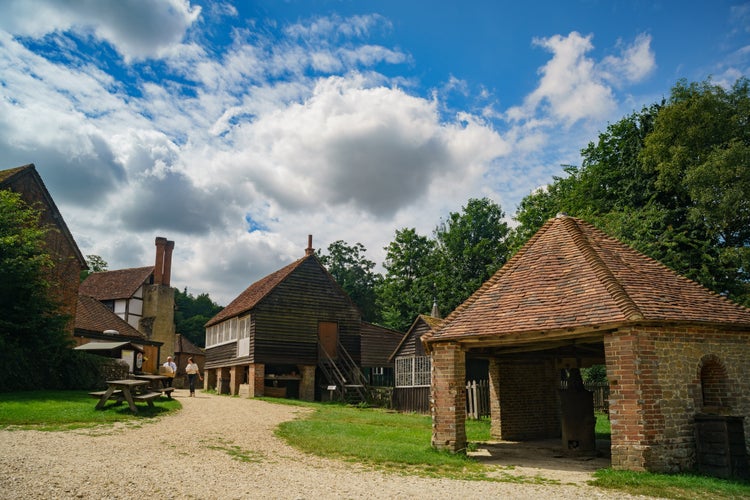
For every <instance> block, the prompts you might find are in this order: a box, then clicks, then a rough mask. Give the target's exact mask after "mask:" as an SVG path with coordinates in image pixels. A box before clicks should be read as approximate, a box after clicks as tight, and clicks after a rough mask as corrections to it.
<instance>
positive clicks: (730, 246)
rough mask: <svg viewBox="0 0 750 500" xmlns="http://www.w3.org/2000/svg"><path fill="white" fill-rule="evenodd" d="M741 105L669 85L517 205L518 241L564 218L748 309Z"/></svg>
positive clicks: (740, 84)
mask: <svg viewBox="0 0 750 500" xmlns="http://www.w3.org/2000/svg"><path fill="white" fill-rule="evenodd" d="M749 121H750V99H748V81H747V80H746V79H741V80H739V81H737V82H736V83H735V85H734V86H733V87H732V88H731V89H729V90H727V89H724V88H722V87H720V86H716V85H713V84H712V83H711V82H710V81H707V82H702V83H693V84H687V83H685V82H680V83H678V84H677V85H676V86H675V87H674V88H673V89H672V93H671V95H670V98H669V99H668V100H667V101H665V102H662V103H660V104H654V105H652V106H650V107H647V108H644V109H643V110H642V111H641V112H640V113H635V114H633V115H630V116H628V117H625V118H623V119H622V120H621V121H619V122H617V123H615V124H612V125H610V126H609V127H608V128H607V131H606V132H604V133H602V134H600V136H599V140H598V142H596V143H591V144H589V145H588V147H587V148H585V149H584V150H583V151H582V152H581V153H582V157H583V164H582V166H581V168H575V167H568V168H567V169H566V173H567V174H568V176H567V177H565V178H556V179H555V181H554V182H553V183H552V184H551V185H550V186H549V187H548V189H546V190H544V191H542V192H539V193H535V194H533V195H530V196H529V197H527V198H525V199H524V200H523V202H522V203H521V208H520V209H519V212H518V213H517V214H516V217H515V218H516V220H518V221H519V222H520V223H521V224H520V226H519V228H518V230H517V232H516V235H517V241H518V242H521V241H525V240H524V238H527V237H529V236H530V235H531V234H533V233H534V232H535V231H536V229H538V225H540V224H541V223H542V222H543V220H546V218H548V217H551V216H552V215H554V212H556V211H564V212H567V213H569V214H571V215H575V216H578V217H582V218H585V219H587V220H589V221H590V222H592V223H593V224H595V225H597V226H599V227H601V228H602V229H604V230H605V231H606V232H607V233H609V234H611V235H612V236H614V237H616V238H618V239H620V240H622V241H624V242H626V243H628V244H630V245H631V246H633V247H635V248H636V249H638V250H639V251H641V252H643V253H645V254H647V255H649V256H651V257H653V258H654V259H656V260H659V261H660V262H662V263H664V264H665V265H667V266H669V267H671V268H672V269H674V270H675V271H677V272H678V273H680V274H683V275H685V276H687V277H689V278H692V279H694V280H696V281H698V282H699V283H701V284H703V285H704V286H706V287H708V288H710V289H712V290H714V291H716V292H717V293H722V294H726V295H728V296H730V297H731V298H733V299H734V300H736V301H738V302H740V303H744V304H750V289H749V288H748V284H749V283H750V275H748V272H750V130H749V129H750V127H748V122H749Z"/></svg>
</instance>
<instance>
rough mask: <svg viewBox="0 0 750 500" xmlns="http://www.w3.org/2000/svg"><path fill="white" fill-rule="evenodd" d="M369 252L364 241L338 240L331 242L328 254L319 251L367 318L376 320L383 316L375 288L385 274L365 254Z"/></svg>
mask: <svg viewBox="0 0 750 500" xmlns="http://www.w3.org/2000/svg"><path fill="white" fill-rule="evenodd" d="M366 252H367V249H366V248H365V247H364V245H362V244H361V243H355V244H354V246H350V245H348V244H347V243H346V242H344V241H342V240H338V241H334V242H333V243H331V244H330V245H328V254H326V255H323V254H321V253H320V252H318V255H319V258H320V261H321V263H322V264H323V265H324V266H325V267H326V269H328V272H329V273H331V276H333V278H334V279H335V280H336V282H337V283H338V284H339V285H340V286H341V288H342V289H343V290H344V291H345V292H346V293H347V294H348V295H349V297H350V298H351V299H352V301H353V302H354V303H355V304H356V305H357V307H359V310H360V311H361V312H362V317H363V319H364V320H365V321H369V322H373V323H375V322H378V321H379V320H380V315H379V314H378V308H377V305H376V303H375V288H376V286H377V285H378V283H379V282H380V280H381V279H382V277H381V276H380V275H379V274H377V273H376V272H374V271H373V269H374V268H375V263H374V262H372V261H371V260H369V259H367V258H366V257H365V253H366Z"/></svg>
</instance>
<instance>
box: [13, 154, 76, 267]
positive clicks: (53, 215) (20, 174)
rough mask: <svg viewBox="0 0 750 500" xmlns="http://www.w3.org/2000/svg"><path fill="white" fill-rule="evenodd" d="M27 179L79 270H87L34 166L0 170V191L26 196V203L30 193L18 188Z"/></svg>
mask: <svg viewBox="0 0 750 500" xmlns="http://www.w3.org/2000/svg"><path fill="white" fill-rule="evenodd" d="M28 177H30V178H31V180H32V182H33V183H34V184H36V185H37V186H38V188H39V192H40V194H41V196H42V198H44V204H45V205H46V207H47V209H48V211H49V219H51V220H52V221H54V223H55V224H56V225H57V227H58V229H59V230H60V233H61V234H62V235H63V237H64V238H65V239H66V240H67V242H68V244H69V245H70V248H71V250H72V252H73V253H74V254H75V257H76V259H77V260H78V262H79V264H80V266H81V269H88V265H87V264H86V259H85V258H84V257H83V254H82V253H81V250H80V249H79V248H78V244H76V241H75V239H74V238H73V235H72V234H71V232H70V230H69V229H68V225H67V224H65V220H64V219H63V217H62V214H61V213H60V210H59V209H58V208H57V205H56V204H55V201H54V200H53V199H52V195H51V194H49V191H48V190H47V186H45V185H44V181H43V180H42V177H41V176H40V175H39V172H37V171H36V166H35V165H34V164H33V163H29V164H28V165H22V166H20V167H14V168H9V169H6V170H0V189H11V190H13V191H17V192H20V193H21V195H22V196H24V195H26V197H25V198H24V199H25V200H26V201H27V203H28V202H29V199H28V196H30V193H23V192H22V191H23V190H22V188H21V187H20V186H21V185H22V184H23V182H24V179H26V178H28Z"/></svg>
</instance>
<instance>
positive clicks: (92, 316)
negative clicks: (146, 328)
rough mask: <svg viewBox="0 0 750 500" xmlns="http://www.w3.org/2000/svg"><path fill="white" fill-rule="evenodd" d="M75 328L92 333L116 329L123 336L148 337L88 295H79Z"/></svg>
mask: <svg viewBox="0 0 750 500" xmlns="http://www.w3.org/2000/svg"><path fill="white" fill-rule="evenodd" d="M75 329H76V330H81V331H84V332H92V333H103V332H104V331H106V330H116V331H117V332H118V333H119V334H120V335H122V336H123V337H130V338H134V339H144V338H146V337H145V335H143V334H142V333H141V332H139V331H138V330H136V329H135V328H133V327H132V326H130V324H129V323H128V322H127V321H125V320H124V319H122V318H121V317H119V316H118V315H116V314H115V313H114V312H112V311H111V310H110V309H108V308H107V306H105V305H104V304H102V303H101V302H99V301H98V300H96V299H95V298H93V297H87V296H86V295H79V296H78V308H77V309H76V320H75Z"/></svg>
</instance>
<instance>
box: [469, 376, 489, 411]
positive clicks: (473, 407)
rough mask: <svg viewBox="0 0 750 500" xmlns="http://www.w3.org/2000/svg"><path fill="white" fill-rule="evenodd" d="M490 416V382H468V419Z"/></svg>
mask: <svg viewBox="0 0 750 500" xmlns="http://www.w3.org/2000/svg"><path fill="white" fill-rule="evenodd" d="M489 416H490V381H489V380H480V381H479V382H477V381H476V380H472V381H470V382H466V418H473V419H475V420H476V419H480V418H482V417H489Z"/></svg>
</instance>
